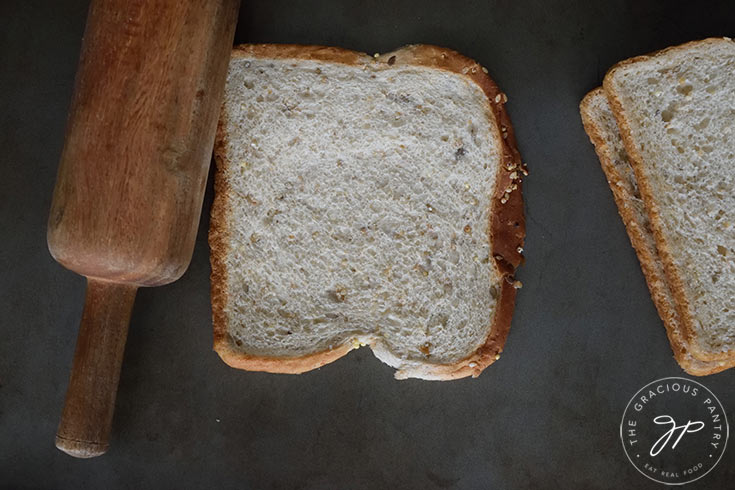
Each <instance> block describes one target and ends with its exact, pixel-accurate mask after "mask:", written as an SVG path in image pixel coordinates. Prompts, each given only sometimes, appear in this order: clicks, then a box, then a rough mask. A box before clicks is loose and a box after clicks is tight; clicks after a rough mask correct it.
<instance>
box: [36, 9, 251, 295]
mask: <svg viewBox="0 0 735 490" xmlns="http://www.w3.org/2000/svg"><path fill="white" fill-rule="evenodd" d="M238 7H239V0H189V1H186V2H178V1H174V0H145V1H141V0H135V1H125V0H95V1H93V2H92V4H91V6H90V10H89V17H88V20H87V28H86V31H85V35H84V41H83V44H82V52H81V58H80V63H79V70H78V72H77V80H76V86H75V92H74V98H73V100H72V104H71V109H70V115H69V121H68V127H67V134H66V141H65V146H64V150H63V152H62V156H61V163H60V166H59V173H58V177H57V182H56V188H55V191H54V198H53V203H52V206H51V213H50V216H49V226H48V244H49V249H50V251H51V253H52V255H53V256H54V258H55V259H56V260H57V261H59V262H60V263H61V264H63V265H64V266H65V267H67V268H69V269H71V270H73V271H75V272H78V273H80V274H83V275H85V276H88V277H96V278H104V279H108V280H113V281H117V282H127V283H133V284H138V285H148V286H150V285H160V284H165V283H168V282H171V281H174V280H176V279H178V278H179V277H180V276H181V275H182V274H183V273H184V271H185V270H186V268H187V266H188V264H189V261H190V260H191V255H192V252H193V249H194V239H195V237H196V231H197V225H198V222H199V216H200V214H201V206H202V200H203V196H204V187H205V184H206V179H207V173H208V168H209V163H210V160H211V154H212V145H213V141H214V131H215V126H216V121H217V117H218V114H219V109H220V100H221V98H222V92H223V90H224V79H225V74H226V70H227V62H228V59H229V52H230V49H231V47H232V39H233V37H234V29H235V22H236V19H237V11H238Z"/></svg>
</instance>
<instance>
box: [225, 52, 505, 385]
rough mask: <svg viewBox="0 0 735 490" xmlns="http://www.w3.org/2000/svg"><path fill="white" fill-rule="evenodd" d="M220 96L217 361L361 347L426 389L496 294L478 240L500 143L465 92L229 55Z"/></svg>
mask: <svg viewBox="0 0 735 490" xmlns="http://www.w3.org/2000/svg"><path fill="white" fill-rule="evenodd" d="M225 94H226V95H225V101H224V105H223V115H222V118H221V122H220V124H221V125H222V126H221V128H220V134H221V135H224V137H223V138H221V140H222V141H220V143H219V144H220V146H221V153H222V155H223V158H221V159H219V160H218V165H220V166H223V168H220V171H221V172H222V177H223V179H224V181H225V182H226V188H227V191H226V192H227V199H228V203H227V212H226V213H224V214H226V216H223V217H221V219H223V220H224V223H222V222H220V225H221V226H222V227H223V228H226V230H227V239H226V247H225V250H224V251H223V253H222V256H221V257H219V260H221V261H222V262H223V263H224V269H225V270H226V277H225V278H224V282H225V285H224V289H225V292H224V296H225V298H226V300H225V303H224V305H223V312H224V318H225V320H224V321H225V323H226V330H227V336H228V338H229V340H230V342H231V345H230V346H229V347H228V348H229V349H232V350H235V351H237V352H241V353H242V354H243V355H247V356H251V357H262V358H276V359H278V358H284V359H287V358H297V357H303V356H310V355H316V354H318V353H320V352H324V351H330V350H333V349H335V348H337V347H338V346H344V345H349V346H350V348H352V347H358V346H359V345H360V344H369V345H370V346H371V347H372V348H373V351H374V352H375V354H376V356H378V357H379V358H380V359H381V360H383V361H385V362H386V363H388V364H390V365H391V366H394V367H396V368H398V369H399V370H400V371H399V377H405V376H417V377H424V378H432V377H433V376H432V374H431V370H430V369H428V370H427V369H426V366H427V365H433V364H451V363H456V362H458V361H461V360H462V359H465V358H468V356H470V355H472V354H473V353H474V352H475V351H476V350H477V349H478V348H479V347H480V346H482V345H483V343H485V341H486V339H487V338H488V335H489V333H490V332H489V331H490V329H491V326H492V322H493V318H494V315H495V312H496V307H497V304H498V298H499V296H500V292H501V288H502V282H503V281H504V277H503V274H502V273H501V271H500V270H499V269H498V266H497V265H496V261H495V260H494V258H493V256H492V243H491V239H490V229H489V227H490V222H491V216H490V212H491V211H490V210H491V208H492V206H491V198H492V195H493V192H494V188H495V185H496V173H497V172H498V168H499V167H500V165H501V158H502V144H501V142H500V139H501V135H500V130H499V128H498V125H497V123H496V120H495V118H494V116H493V113H492V111H491V108H490V105H489V103H488V100H487V96H486V95H485V93H484V92H483V90H482V89H481V88H480V87H478V85H477V84H475V83H474V82H472V81H471V80H470V79H469V78H468V77H465V76H462V75H459V74H456V73H453V72H451V71H445V70H438V69H433V68H428V67H423V66H412V65H400V66H399V65H395V66H393V64H392V63H377V62H373V60H371V59H369V58H367V57H366V59H365V60H364V61H363V62H360V63H356V64H343V63H337V62H329V61H316V60H304V59H298V60H297V59H267V58H265V59H264V58H259V57H257V56H245V55H241V56H236V57H233V59H232V61H231V63H230V68H229V73H228V77H227V82H226V89H225ZM213 260H214V259H213ZM276 370H277V369H276Z"/></svg>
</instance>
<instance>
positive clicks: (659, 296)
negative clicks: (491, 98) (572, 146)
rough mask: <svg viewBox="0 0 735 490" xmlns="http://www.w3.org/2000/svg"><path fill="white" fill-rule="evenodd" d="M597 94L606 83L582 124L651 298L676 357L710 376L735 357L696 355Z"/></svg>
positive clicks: (586, 101)
mask: <svg viewBox="0 0 735 490" xmlns="http://www.w3.org/2000/svg"><path fill="white" fill-rule="evenodd" d="M595 97H605V93H604V90H603V89H602V87H598V88H596V89H594V90H592V91H591V92H590V93H588V94H587V95H586V96H585V97H584V98H583V99H582V102H581V103H580V105H579V111H580V114H581V116H582V124H583V126H584V130H585V132H586V133H587V135H588V136H589V138H590V141H591V142H592V144H593V145H594V147H595V152H596V153H597V156H598V158H599V159H600V165H601V167H602V170H603V172H604V173H605V177H606V178H607V182H608V184H609V185H610V190H612V193H613V197H614V199H615V204H616V205H617V208H618V213H619V214H620V217H621V218H622V219H623V224H624V225H625V228H626V230H627V232H628V237H629V238H630V242H631V244H632V245H633V249H634V250H635V252H636V255H637V256H638V261H639V262H640V264H641V269H642V270H643V275H644V276H645V278H646V283H647V285H648V290H649V291H650V293H651V298H652V299H653V302H654V305H655V306H656V310H658V314H659V316H660V317H661V319H662V320H663V323H664V326H665V328H666V335H667V337H668V338H669V343H670V344H671V349H672V351H673V352H674V358H675V359H676V361H677V362H678V363H679V365H680V366H681V367H682V369H684V371H686V372H687V373H689V374H691V375H694V376H706V375H709V374H714V373H718V372H720V371H723V370H725V369H729V368H731V367H733V366H735V359H732V360H729V361H701V360H699V359H697V358H695V357H694V356H692V354H691V352H690V349H689V343H688V341H687V339H686V337H685V335H684V332H683V331H682V327H681V323H680V321H679V315H678V314H677V311H676V308H675V306H674V304H673V303H672V301H671V296H670V289H669V285H668V282H667V278H666V277H664V276H661V275H660V274H659V273H658V270H659V268H658V267H656V264H657V263H660V262H661V258H660V256H659V254H658V251H657V250H656V248H655V246H654V247H651V246H650V244H649V242H648V241H647V240H646V235H651V234H652V232H651V229H650V228H649V227H648V226H646V224H645V223H642V222H640V221H639V220H638V218H637V217H636V215H635V213H634V212H633V211H632V210H631V208H630V206H629V205H628V204H629V202H630V200H631V199H632V198H633V196H631V195H630V192H629V190H628V189H627V185H626V184H625V182H624V177H623V176H622V175H621V174H620V173H619V172H618V171H617V169H616V168H615V164H614V160H613V159H614V155H613V152H612V150H611V149H610V148H609V147H608V145H607V142H606V141H605V138H604V137H603V135H602V132H601V129H600V127H599V126H598V124H597V122H596V121H595V119H594V116H593V112H594V109H592V108H591V105H592V101H593V99H594V98H595Z"/></svg>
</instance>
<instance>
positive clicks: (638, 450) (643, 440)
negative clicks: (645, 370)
mask: <svg viewBox="0 0 735 490" xmlns="http://www.w3.org/2000/svg"><path fill="white" fill-rule="evenodd" d="M729 431H730V430H729V427H728V424H727V416H726V414H725V409H724V408H723V407H722V404H721V403H720V400H718V399H717V397H716V396H715V395H714V393H712V392H711V391H710V390H708V389H707V388H706V387H705V386H704V385H702V384H701V383H697V382H696V381H692V380H691V379H685V378H663V379H659V380H657V381H654V382H652V383H649V384H647V385H646V386H644V387H643V388H641V389H640V390H639V391H638V393H636V394H635V395H634V396H633V398H631V399H630V401H629V402H628V406H627V407H625V413H623V420H622V422H621V423H620V439H621V440H622V441H623V449H624V450H625V454H626V455H627V456H628V460H630V462H631V464H632V465H633V466H635V468H636V469H637V470H638V471H639V472H641V473H642V474H643V475H645V476H647V477H648V478H650V479H651V480H653V481H656V482H659V483H663V484H665V485H684V484H685V483H690V482H693V481H694V480H698V479H700V478H702V477H703V476H704V475H706V474H707V473H709V472H710V471H711V470H712V468H714V467H715V465H717V463H718V462H719V461H720V458H722V454H723V453H724V452H725V446H726V445H727V438H728V435H729Z"/></svg>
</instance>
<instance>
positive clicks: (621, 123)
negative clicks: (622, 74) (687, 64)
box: [602, 38, 735, 361]
mask: <svg viewBox="0 0 735 490" xmlns="http://www.w3.org/2000/svg"><path fill="white" fill-rule="evenodd" d="M729 42H732V41H731V40H730V39H728V38H708V39H703V40H701V41H691V42H688V43H684V44H681V45H678V46H672V47H668V48H665V49H662V50H659V51H654V52H652V53H649V54H646V55H642V56H636V57H633V58H630V59H627V60H623V61H620V62H618V63H616V64H615V65H613V66H612V67H611V68H610V69H609V70H608V71H607V73H606V74H605V78H604V79H603V82H602V87H603V89H604V91H605V95H606V96H607V100H608V102H609V104H610V108H611V109H612V112H613V114H614V115H615V120H616V121H617V123H618V128H619V129H620V135H621V137H622V139H623V145H624V146H625V151H626V152H627V153H628V158H629V160H630V163H631V166H632V167H633V173H634V174H635V178H636V181H637V182H638V187H639V189H640V192H641V195H642V196H643V202H644V205H645V207H646V211H647V212H648V217H649V219H650V220H651V229H652V231H653V236H654V239H655V241H656V247H657V249H658V253H659V255H660V257H661V260H662V262H663V264H664V272H665V273H666V281H667V283H668V285H669V288H670V289H671V292H672V294H673V296H674V305H675V308H676V312H677V314H678V316H679V321H680V324H681V330H682V332H683V334H684V337H685V338H686V340H687V344H688V345H689V350H690V352H691V355H692V356H693V357H695V358H696V359H699V360H701V361H728V360H730V359H732V358H733V357H735V350H728V351H723V352H712V351H708V350H704V349H701V348H700V346H699V343H698V342H697V338H696V332H695V330H694V317H693V314H692V308H691V305H690V304H689V301H688V300H687V297H686V294H685V292H684V281H683V279H682V277H681V274H680V272H679V270H678V268H677V267H676V264H675V263H674V258H673V255H672V253H671V249H670V247H669V245H668V243H667V241H666V237H665V236H664V234H663V231H662V230H663V223H662V220H661V214H660V211H659V208H658V203H657V202H656V201H655V199H654V197H653V190H652V188H651V184H650V182H649V181H648V179H647V177H646V175H645V171H644V165H643V155H641V153H640V152H639V151H638V145H636V142H635V139H634V137H633V132H632V129H631V126H630V123H629V120H628V119H629V117H628V114H627V112H626V111H625V108H624V107H623V104H622V102H621V100H620V98H619V97H618V94H617V93H616V92H615V89H614V87H613V86H612V77H613V76H614V74H615V72H616V71H617V70H619V69H621V68H623V67H625V66H628V65H631V64H634V63H639V62H643V61H650V60H651V59H653V58H656V57H658V56H661V55H665V54H670V53H678V52H680V51H687V50H688V49H690V48H691V47H692V46H696V45H700V44H719V43H729Z"/></svg>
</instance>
